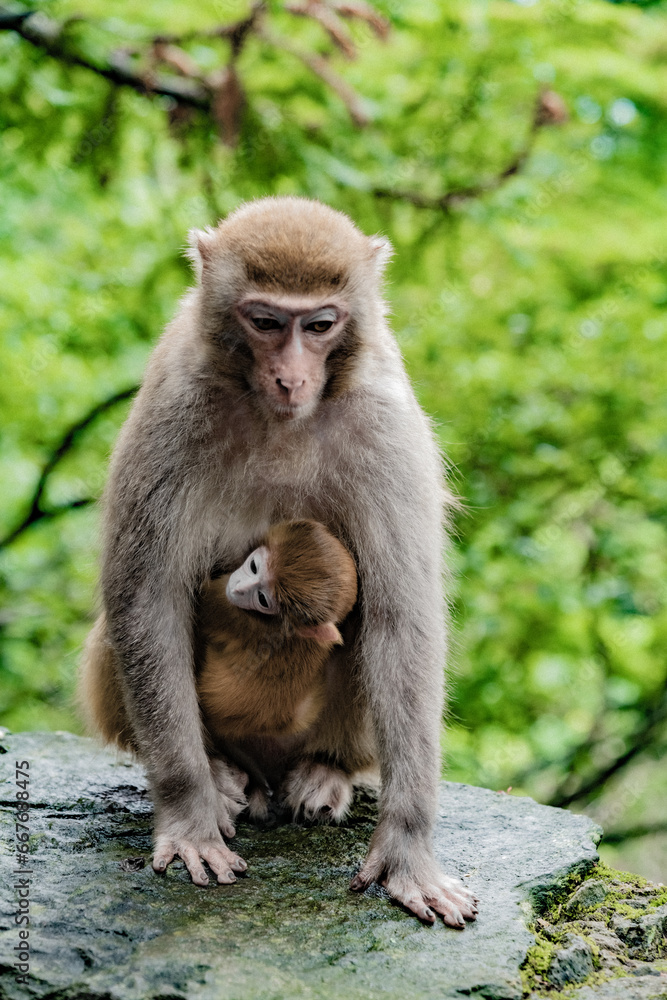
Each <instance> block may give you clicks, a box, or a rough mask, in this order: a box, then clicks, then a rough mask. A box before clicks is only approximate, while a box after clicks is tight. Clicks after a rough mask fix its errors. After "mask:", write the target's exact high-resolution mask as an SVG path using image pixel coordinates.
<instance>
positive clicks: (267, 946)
mask: <svg viewBox="0 0 667 1000" xmlns="http://www.w3.org/2000/svg"><path fill="white" fill-rule="evenodd" d="M0 743H1V744H2V749H3V750H4V751H5V752H4V754H3V755H2V756H0V822H2V824H3V831H4V838H3V839H4V843H5V844H8V845H9V852H11V851H12V850H13V846H12V845H13V840H14V822H15V812H14V807H15V806H16V797H15V796H16V791H17V787H16V784H15V761H17V760H18V761H23V760H25V761H28V762H29V769H28V773H29V776H30V783H29V786H28V787H29V789H30V805H31V810H30V818H29V823H28V825H29V828H30V847H31V853H30V855H29V867H28V869H27V872H25V871H24V874H23V875H22V876H21V875H18V876H15V874H14V873H15V872H16V871H17V870H20V869H19V868H18V865H17V863H16V860H15V855H14V854H13V853H5V855H4V856H3V857H2V858H1V859H0V860H1V862H2V867H3V873H2V882H1V884H2V895H1V896H0V937H1V938H2V945H3V949H2V955H3V956H11V955H12V954H14V952H13V949H14V947H15V946H16V945H18V944H19V943H20V941H19V937H18V934H19V927H18V926H17V925H16V923H15V913H16V912H17V909H18V908H19V906H21V905H23V904H22V903H21V901H20V898H19V895H18V893H19V891H20V889H17V890H16V893H15V892H14V890H13V888H12V887H13V886H15V885H18V884H19V883H18V881H17V880H18V879H20V878H22V877H23V878H28V879H29V880H30V882H29V892H30V896H29V902H30V919H31V923H30V926H29V939H28V941H29V948H30V966H31V968H30V979H29V983H28V984H27V985H26V984H22V983H20V982H16V979H15V973H16V970H15V969H14V968H13V967H12V964H11V963H12V961H13V959H11V958H9V959H8V958H7V957H5V958H3V959H2V960H1V961H2V962H4V964H0V996H2V997H3V998H6V1000H27V998H31V1000H40V998H44V1000H46V998H47V997H48V998H54V1000H55V998H58V1000H60V998H68V1000H84V998H85V1000H103V998H104V1000H158V998H161V1000H166V998H169V1000H220V998H221V997H225V998H233V1000H292V998H304V1000H305V998H312V1000H334V998H340V1000H343V998H344V1000H369V998H371V997H372V998H382V1000H404V998H406V997H409V998H410V1000H454V998H457V1000H460V998H461V996H469V995H474V996H476V997H479V998H485V1000H520V998H521V996H522V986H521V976H520V971H519V967H520V965H521V963H522V962H523V960H524V958H525V956H526V953H527V950H528V948H529V947H530V946H531V945H532V944H533V942H534V937H533V935H532V934H531V933H530V932H529V930H528V923H529V922H530V921H531V920H532V919H533V918H534V916H535V910H534V907H535V906H536V905H537V904H540V903H544V902H548V901H549V899H550V898H551V895H550V894H553V892H554V891H555V890H556V889H560V888H562V887H563V886H565V885H566V884H567V881H568V879H569V878H570V876H571V874H572V872H581V873H585V872H586V871H588V870H590V868H591V866H592V865H593V863H594V861H595V860H596V857H597V856H596V852H595V843H596V842H597V840H598V838H599V833H600V831H599V828H598V827H596V826H595V824H593V823H592V822H591V821H590V820H589V819H587V817H585V816H577V815H573V814H572V813H568V812H565V811H563V810H560V809H552V808H549V807H546V806H540V805H537V804H536V803H535V802H533V801H532V800H531V799H527V798H515V797H512V796H509V795H500V794H497V793H495V792H492V791H488V790H486V789H481V788H471V787H468V786H466V785H455V784H451V783H443V785H442V789H441V800H440V811H439V821H438V827H437V833H436V853H437V855H438V857H439V859H440V860H441V862H442V864H443V866H444V868H445V870H446V871H448V872H449V873H451V874H453V875H458V876H460V877H462V878H463V879H464V881H465V882H466V883H467V884H469V885H470V886H471V887H472V888H473V889H474V890H475V892H476V893H477V895H478V896H479V898H480V915H479V918H478V920H477V922H476V923H475V924H473V925H469V926H467V927H466V929H465V930H464V931H462V932H457V931H454V930H451V929H450V928H447V927H445V926H444V925H443V924H442V923H439V924H436V925H435V926H434V927H427V926H423V925H421V924H419V923H418V922H417V921H416V920H415V918H414V917H411V916H409V915H408V914H407V913H406V912H404V911H403V910H402V909H401V908H400V907H398V906H396V905H394V904H392V903H391V902H390V901H389V900H388V899H387V897H386V894H385V893H384V890H382V889H379V888H377V887H376V888H374V889H372V890H369V891H368V892H367V893H366V894H365V895H361V896H359V895H356V894H354V893H351V892H350V891H349V889H348V885H349V881H350V879H351V878H352V876H353V875H354V873H355V872H356V870H357V868H358V866H359V865H360V863H361V861H362V859H363V857H364V854H365V852H366V849H367V846H368V841H369V838H370V834H371V832H372V829H373V825H374V820H375V806H374V803H372V802H371V801H370V800H369V799H368V798H363V797H362V798H359V799H358V800H357V802H356V805H355V808H354V811H353V814H352V816H351V818H350V820H349V821H348V822H347V823H346V824H345V825H344V826H342V827H326V826H325V827H302V826H296V825H289V824H288V825H283V826H278V827H277V828H275V829H272V830H263V831H260V830H257V829H255V828H253V827H251V826H250V825H247V824H241V825H240V827H239V833H238V836H237V837H236V839H235V841H234V842H233V846H234V847H235V848H236V849H237V850H238V851H239V852H240V853H241V854H242V855H243V856H244V857H245V858H246V860H247V861H248V864H249V871H248V876H247V877H246V878H240V879H239V880H238V881H237V883H236V884H235V885H232V886H217V885H212V886H210V887H209V888H207V889H200V888H197V887H196V886H194V885H193V884H192V883H191V881H190V879H189V876H188V874H187V872H186V871H185V869H184V866H183V864H182V863H180V862H179V863H175V864H174V865H172V866H171V867H170V869H169V871H168V872H167V874H166V875H163V876H158V875H156V874H155V873H154V872H153V870H152V868H151V866H150V847H151V819H152V810H151V804H150V800H149V797H148V794H147V791H146V782H145V778H144V774H143V771H142V769H141V768H140V767H139V766H138V765H137V764H135V763H133V762H132V761H131V760H130V759H129V758H127V757H125V756H123V755H121V754H116V753H111V752H108V751H105V750H103V749H101V748H100V747H98V746H97V745H96V744H95V743H94V742H92V741H90V740H85V739H82V738H80V737H76V736H72V735H70V734H66V733H35V734H19V735H13V736H5V737H4V739H2V740H1V741H0ZM22 773H24V772H22ZM143 862H145V863H143ZM142 863H143V864H142ZM637 982H639V980H637Z"/></svg>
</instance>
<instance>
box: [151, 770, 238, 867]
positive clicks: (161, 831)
mask: <svg viewBox="0 0 667 1000" xmlns="http://www.w3.org/2000/svg"><path fill="white" fill-rule="evenodd" d="M209 791H210V792H211V793H212V795H211V797H208V796H207V799H206V800H204V801H200V802H198V803H196V802H192V801H190V802H189V803H188V804H187V806H186V805H185V803H181V804H180V808H174V807H173V806H171V807H165V805H164V804H163V803H160V801H159V800H158V801H156V823H155V849H154V852H153V869H154V871H156V872H164V871H166V869H167V865H168V864H170V862H171V861H173V860H174V858H175V857H176V855H178V856H179V857H180V858H181V859H182V860H183V861H184V862H185V867H186V868H187V870H188V871H189V872H190V876H191V878H192V881H193V882H194V883H195V885H202V886H203V885H208V883H209V878H208V875H207V874H206V870H205V869H204V866H203V865H202V860H203V861H205V862H206V863H207V864H208V866H209V867H210V868H211V870H212V871H213V872H214V874H215V875H216V877H217V880H218V882H220V883H222V884H229V883H230V882H235V881H236V875H235V874H234V873H235V872H244V871H245V870H246V868H247V867H248V866H247V864H246V862H245V861H244V860H243V858H241V857H239V855H238V854H235V853H234V851H230V849H229V848H228V847H227V845H226V844H225V842H224V840H223V839H222V835H221V833H220V826H221V825H222V823H223V822H224V823H225V825H226V826H227V827H228V828H231V831H232V835H233V833H234V826H233V824H232V822H231V820H230V818H229V814H228V812H227V809H226V805H225V801H223V799H221V797H220V792H219V790H218V789H217V788H215V787H211V788H209ZM216 792H217V800H216Z"/></svg>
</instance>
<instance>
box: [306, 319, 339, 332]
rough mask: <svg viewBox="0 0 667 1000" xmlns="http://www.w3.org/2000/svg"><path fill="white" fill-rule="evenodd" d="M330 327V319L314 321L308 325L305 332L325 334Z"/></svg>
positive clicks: (331, 321) (331, 322)
mask: <svg viewBox="0 0 667 1000" xmlns="http://www.w3.org/2000/svg"><path fill="white" fill-rule="evenodd" d="M332 326H333V320H332V319H315V320H313V321H312V323H308V325H307V326H306V330H310V331H311V332H312V333H326V332H327V330H330V329H331V327H332Z"/></svg>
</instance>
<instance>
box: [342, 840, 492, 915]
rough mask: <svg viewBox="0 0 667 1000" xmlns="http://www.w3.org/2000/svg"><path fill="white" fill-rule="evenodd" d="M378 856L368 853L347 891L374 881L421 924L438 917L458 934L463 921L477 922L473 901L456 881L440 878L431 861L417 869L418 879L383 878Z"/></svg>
mask: <svg viewBox="0 0 667 1000" xmlns="http://www.w3.org/2000/svg"><path fill="white" fill-rule="evenodd" d="M386 867H387V866H385V865H383V864H382V861H381V859H380V857H379V855H378V854H377V853H376V852H375V851H373V850H371V852H370V854H369V856H368V858H367V860H366V863H365V865H364V866H363V868H362V869H361V871H360V872H359V873H358V874H357V875H356V876H355V877H354V878H353V879H352V882H351V884H350V888H351V889H354V890H355V891H362V890H363V889H366V888H367V887H368V886H369V885H370V884H371V882H374V881H377V882H379V883H380V885H382V886H384V888H385V889H386V890H387V892H388V893H389V895H390V896H391V897H392V899H395V900H396V901H397V902H399V903H402V905H403V906H404V907H405V908H406V909H407V910H410V912H411V913H414V914H415V916H417V917H419V919H420V920H423V921H424V922H425V923H428V924H433V923H435V919H436V914H440V916H441V917H442V918H443V920H444V922H445V923H446V924H448V926H449V927H456V928H457V929H458V930H461V929H462V928H463V927H465V922H466V920H470V921H472V920H475V919H476V918H477V912H478V910H477V903H478V900H477V897H476V896H475V895H474V894H473V893H472V892H471V891H470V890H469V889H468V888H466V886H465V885H464V884H463V883H462V882H461V881H460V880H459V879H457V878H450V876H448V875H444V874H443V873H442V872H441V871H440V869H439V868H438V865H437V864H436V862H435V861H434V860H432V861H431V862H430V863H428V864H427V865H420V866H419V867H420V869H421V874H420V875H419V876H412V875H405V874H403V875H402V874H398V873H394V874H387V875H385V874H384V872H385V871H386Z"/></svg>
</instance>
